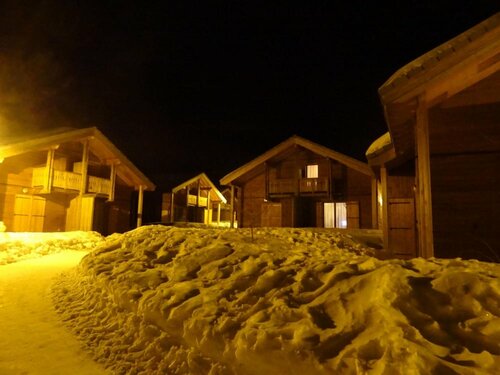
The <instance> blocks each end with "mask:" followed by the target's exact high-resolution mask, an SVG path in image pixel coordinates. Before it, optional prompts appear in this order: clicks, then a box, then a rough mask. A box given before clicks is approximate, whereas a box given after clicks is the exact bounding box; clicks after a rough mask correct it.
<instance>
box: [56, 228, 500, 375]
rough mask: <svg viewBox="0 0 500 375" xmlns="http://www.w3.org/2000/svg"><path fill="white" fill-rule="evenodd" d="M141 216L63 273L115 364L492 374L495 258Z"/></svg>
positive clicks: (71, 309)
mask: <svg viewBox="0 0 500 375" xmlns="http://www.w3.org/2000/svg"><path fill="white" fill-rule="evenodd" d="M254 232H255V233H254V238H252V236H251V233H250V231H249V230H246V229H238V230H234V229H232V230H231V229H200V228H177V227H163V226H147V227H142V228H139V229H136V230H134V231H131V232H128V233H125V234H123V235H113V236H110V237H108V238H107V239H106V241H105V243H103V244H102V245H101V246H99V247H98V248H97V249H96V250H95V251H93V252H92V253H90V254H89V255H87V256H86V257H85V258H84V259H83V260H82V262H81V264H80V266H79V267H78V268H77V269H76V270H74V271H73V272H72V273H66V274H64V275H62V276H61V277H60V279H58V280H57V282H56V284H55V286H54V290H53V292H54V293H53V295H54V302H55V305H56V308H57V309H58V311H59V312H60V313H61V315H62V317H63V319H64V320H65V321H67V323H68V324H69V325H70V326H71V327H72V329H73V330H74V332H75V333H76V334H77V335H79V336H80V337H81V338H82V340H83V341H84V343H85V345H86V346H87V347H88V348H89V349H90V350H91V351H92V352H93V353H94V355H95V357H96V359H97V360H98V361H99V362H102V363H103V364H104V365H105V366H107V367H108V368H110V369H112V370H113V371H114V372H115V373H117V374H125V373H127V374H161V373H167V374H301V375H304V374H332V373H339V374H359V373H367V374H402V373H405V374H419V373H426V374H427V373H431V374H487V373H494V372H495V371H498V370H499V369H500V282H499V275H500V265H498V264H492V263H491V264H490V263H485V262H479V261H464V260H460V259H453V260H443V259H430V260H424V259H420V258H419V259H413V260H377V259H376V258H374V257H371V256H370V253H369V252H368V251H367V250H366V249H364V248H363V247H362V246H361V245H359V244H357V243H355V242H354V241H353V240H352V239H351V238H350V237H349V236H347V235H342V234H339V233H333V232H331V231H328V230H309V229H307V230H306V229H284V228H280V229H259V230H254Z"/></svg>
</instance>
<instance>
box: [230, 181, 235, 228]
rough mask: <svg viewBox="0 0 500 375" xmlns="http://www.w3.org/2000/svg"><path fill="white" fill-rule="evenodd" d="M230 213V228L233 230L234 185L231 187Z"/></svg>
mask: <svg viewBox="0 0 500 375" xmlns="http://www.w3.org/2000/svg"><path fill="white" fill-rule="evenodd" d="M230 211H231V225H230V227H231V228H234V185H231V201H230Z"/></svg>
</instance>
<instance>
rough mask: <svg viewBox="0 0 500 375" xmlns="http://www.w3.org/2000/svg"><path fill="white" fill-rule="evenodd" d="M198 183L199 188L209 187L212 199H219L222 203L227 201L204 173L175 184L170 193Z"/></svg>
mask: <svg viewBox="0 0 500 375" xmlns="http://www.w3.org/2000/svg"><path fill="white" fill-rule="evenodd" d="M198 183H199V184H200V187H201V188H208V189H210V194H211V195H210V198H211V199H212V201H220V202H222V203H227V199H226V197H224V195H222V193H221V192H220V191H219V189H217V187H216V186H215V185H214V184H213V182H212V181H211V180H210V179H209V178H208V176H207V175H206V174H205V173H200V174H199V175H197V176H195V177H193V178H191V179H189V180H187V181H185V182H183V183H182V184H180V185H177V186H176V187H174V188H173V189H172V193H177V192H178V191H180V190H182V189H185V188H186V187H189V186H191V185H194V184H198Z"/></svg>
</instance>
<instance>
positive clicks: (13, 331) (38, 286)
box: [0, 251, 108, 375]
mask: <svg viewBox="0 0 500 375" xmlns="http://www.w3.org/2000/svg"><path fill="white" fill-rule="evenodd" d="M85 254H86V252H82V251H65V252H62V253H57V254H52V255H48V256H44V257H41V258H37V259H31V260H26V261H22V262H18V263H13V264H9V265H4V266H0V374H2V375H35V374H36V375H38V374H40V375H47V374H51V375H52V374H53V375H62V374H73V375H77V374H81V375H98V374H107V373H108V372H106V371H105V370H104V368H103V367H102V366H101V365H99V364H98V363H96V362H94V361H93V360H92V358H91V357H90V355H89V354H87V353H86V352H85V351H83V350H82V349H81V347H80V343H79V342H78V341H77V339H76V338H75V337H74V336H73V335H72V334H71V333H70V332H69V331H68V330H67V328H66V327H65V326H64V325H63V323H62V322H61V321H60V319H59V317H58V315H57V314H56V312H55V310H54V308H53V306H52V301H51V297H50V286H51V282H52V279H53V277H54V276H56V275H58V274H59V273H60V272H62V271H64V270H66V269H68V268H71V267H74V266H75V265H77V264H78V262H79V261H80V259H81V258H82V257H83V256H84V255H85Z"/></svg>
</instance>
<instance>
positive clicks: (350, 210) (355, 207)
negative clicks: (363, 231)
mask: <svg viewBox="0 0 500 375" xmlns="http://www.w3.org/2000/svg"><path fill="white" fill-rule="evenodd" d="M346 210H347V228H351V229H357V228H359V202H357V201H351V202H346Z"/></svg>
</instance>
